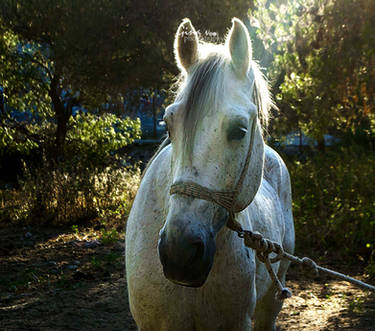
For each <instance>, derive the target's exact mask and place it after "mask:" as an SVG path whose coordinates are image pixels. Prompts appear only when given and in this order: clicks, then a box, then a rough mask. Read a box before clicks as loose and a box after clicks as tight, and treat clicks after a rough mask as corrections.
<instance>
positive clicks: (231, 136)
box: [228, 126, 247, 140]
mask: <svg viewBox="0 0 375 331" xmlns="http://www.w3.org/2000/svg"><path fill="white" fill-rule="evenodd" d="M246 133H247V129H246V128H244V127H242V126H240V127H236V128H233V129H232V130H230V131H229V133H228V140H240V139H242V138H243V137H245V135H246Z"/></svg>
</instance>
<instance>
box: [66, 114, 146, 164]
mask: <svg viewBox="0 0 375 331" xmlns="http://www.w3.org/2000/svg"><path fill="white" fill-rule="evenodd" d="M69 126H70V130H69V131H68V136H67V141H68V144H67V145H66V153H67V155H70V156H74V155H76V156H77V157H79V158H80V161H81V162H82V161H83V162H84V163H85V164H86V165H91V166H95V165H99V164H106V161H107V162H108V160H109V159H113V157H112V156H113V153H114V152H116V151H117V150H119V149H120V148H123V147H125V146H127V145H129V144H131V143H132V142H133V141H134V139H139V138H140V136H141V123H140V120H139V119H136V120H132V119H130V118H128V117H127V118H125V119H120V118H119V117H117V116H116V115H113V114H103V115H101V116H99V115H94V114H90V113H78V114H77V115H76V116H74V117H71V118H70V121H69Z"/></svg>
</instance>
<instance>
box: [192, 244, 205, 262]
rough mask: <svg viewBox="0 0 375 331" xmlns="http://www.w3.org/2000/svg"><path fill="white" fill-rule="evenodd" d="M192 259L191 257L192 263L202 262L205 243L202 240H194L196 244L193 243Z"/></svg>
mask: <svg viewBox="0 0 375 331" xmlns="http://www.w3.org/2000/svg"><path fill="white" fill-rule="evenodd" d="M191 245H192V247H193V249H192V251H193V253H192V257H191V260H190V262H191V263H196V262H199V261H201V260H202V258H203V255H204V243H203V241H202V240H201V239H197V240H194V242H192V244H191Z"/></svg>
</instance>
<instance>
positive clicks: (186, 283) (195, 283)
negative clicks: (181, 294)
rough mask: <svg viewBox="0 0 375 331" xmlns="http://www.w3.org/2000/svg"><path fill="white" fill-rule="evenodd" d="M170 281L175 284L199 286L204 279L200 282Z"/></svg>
mask: <svg viewBox="0 0 375 331" xmlns="http://www.w3.org/2000/svg"><path fill="white" fill-rule="evenodd" d="M170 281H171V282H172V283H175V284H176V285H181V286H186V287H195V288H198V287H201V286H202V285H203V284H204V283H205V282H206V280H203V281H200V282H186V281H178V280H170Z"/></svg>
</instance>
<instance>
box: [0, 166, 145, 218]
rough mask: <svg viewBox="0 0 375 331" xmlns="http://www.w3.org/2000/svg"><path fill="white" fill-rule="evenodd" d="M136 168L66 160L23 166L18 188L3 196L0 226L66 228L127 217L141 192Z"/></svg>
mask: <svg viewBox="0 0 375 331" xmlns="http://www.w3.org/2000/svg"><path fill="white" fill-rule="evenodd" d="M139 178H140V171H139V170H138V168H137V167H132V166H126V167H121V166H119V165H118V164H117V163H116V164H115V165H112V166H107V167H105V168H104V169H101V168H90V169H89V168H86V167H84V166H82V165H80V164H70V163H69V162H68V161H65V162H60V163H59V164H57V165H56V164H53V165H51V163H50V162H47V161H46V160H44V162H43V164H42V165H41V166H40V167H38V168H37V169H30V168H28V167H27V166H25V173H24V177H23V179H22V180H20V181H19V189H5V190H1V191H0V206H1V212H0V221H3V222H4V221H8V222H9V221H10V222H23V223H34V224H46V223H50V224H56V225H57V224H67V223H79V222H82V221H87V220H92V219H95V218H97V217H101V218H103V217H106V218H107V219H108V220H113V221H116V222H117V221H119V220H123V218H124V217H127V215H128V213H129V210H130V206H131V203H132V201H133V199H134V196H135V193H136V190H137V188H138V183H139Z"/></svg>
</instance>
